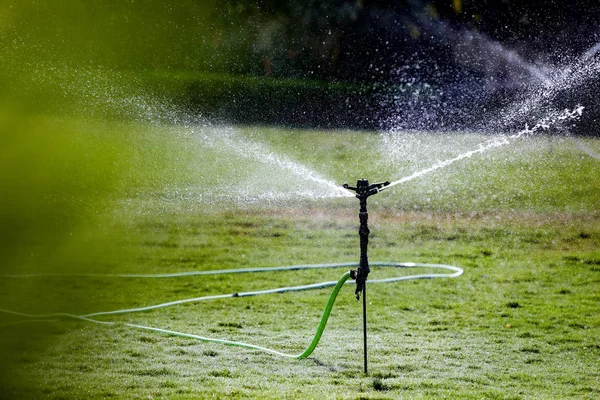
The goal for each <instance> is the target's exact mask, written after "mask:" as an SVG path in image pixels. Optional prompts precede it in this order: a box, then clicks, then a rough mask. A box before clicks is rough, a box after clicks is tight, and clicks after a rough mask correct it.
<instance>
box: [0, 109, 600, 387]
mask: <svg viewBox="0 0 600 400" xmlns="http://www.w3.org/2000/svg"><path fill="white" fill-rule="evenodd" d="M4 117H6V118H5V119H4V120H5V121H9V122H6V123H5V124H4V125H3V126H2V128H3V129H5V130H8V129H9V128H11V125H10V121H11V116H8V115H4ZM19 120H20V121H22V120H23V119H19ZM27 121H28V123H27V124H26V125H25V126H19V127H18V130H17V131H18V132H19V133H20V134H19V135H13V136H12V137H7V138H6V139H4V141H5V146H3V149H2V150H0V154H1V155H2V157H0V160H2V161H1V162H2V165H1V167H2V168H1V169H0V178H2V179H0V182H1V183H2V190H3V192H4V193H5V195H4V196H3V198H2V199H1V200H0V201H1V203H0V204H1V205H2V207H1V214H0V217H1V220H0V221H1V222H2V226H3V228H2V229H1V233H2V236H1V237H2V242H3V244H2V246H1V250H2V256H1V258H0V261H1V262H2V269H3V271H4V272H3V273H4V274H5V275H4V276H3V277H2V278H0V308H2V309H5V310H12V311H18V312H22V313H30V314H46V313H56V312H63V313H71V314H78V315H81V314H87V313H93V312H98V311H110V310H118V309H125V308H133V307H142V306H147V305H152V304H159V303H164V302H169V301H174V300H181V299H186V298H193V297H200V296H205V295H212V294H222V293H236V292H244V291H250V290H261V289H269V288H275V287H282V286H290V285H300V284H309V283H313V282H322V281H331V280H336V279H337V278H338V277H339V276H341V275H342V274H343V273H344V272H345V270H344V269H326V270H316V271H289V272H276V273H261V274H236V275H218V276H195V277H179V278H165V279H141V278H116V277H109V276H101V275H95V276H74V275H76V274H83V273H92V274H124V273H135V274H140V273H169V272H185V271H199V270H217V269H234V268H248V267H271V266H281V265H297V264H317V263H338V262H356V261H358V255H359V246H358V244H359V242H358V234H357V228H358V216H357V212H358V201H357V200H356V199H353V198H351V197H335V196H333V194H334V193H337V192H335V190H336V189H333V187H334V186H335V185H337V186H339V185H341V183H343V182H345V181H348V182H349V183H354V181H356V179H358V178H363V177H364V178H369V179H370V180H371V181H383V180H390V181H393V180H396V179H400V178H402V177H403V176H407V175H410V174H412V173H413V172H415V171H418V170H420V169H423V168H428V167H429V166H431V165H433V164H435V163H437V162H439V161H443V160H445V159H448V158H453V157H455V156H457V155H459V154H461V153H462V152H465V151H469V150H472V149H474V148H475V149H476V148H477V146H478V145H479V143H483V142H486V141H488V140H491V139H493V137H490V136H485V135H481V134H475V133H455V134H431V133H428V134H417V133H401V134H400V133H399V134H394V135H393V134H387V135H383V134H379V133H373V132H354V131H311V130H293V129H283V128H272V127H268V128H267V127H228V126H211V125H183V124H181V125H177V124H169V123H160V124H152V125H150V124H142V123H129V122H125V121H122V122H105V121H100V120H93V119H92V120H90V119H74V118H66V117H49V116H36V117H31V118H29V119H27ZM579 140H580V142H581V143H583V144H585V146H587V147H588V148H589V149H591V150H593V151H594V152H596V153H598V152H600V140H598V139H583V138H581V139H579ZM17 171H18V172H17ZM317 175H318V176H317ZM598 177H600V162H599V161H598V160H597V159H595V158H593V157H591V156H590V155H589V154H586V153H584V152H582V151H581V150H580V148H578V147H577V146H575V145H574V144H573V142H571V141H570V140H566V139H565V138H562V137H557V136H537V137H527V138H523V139H520V140H518V141H515V142H514V143H511V144H510V145H507V146H503V147H500V148H496V149H492V150H490V151H489V152H486V153H484V154H481V155H478V156H474V157H471V158H468V159H465V160H462V161H460V162H458V163H455V164H452V165H450V166H448V167H446V168H443V169H440V170H438V171H436V172H433V173H432V174H429V175H426V176H423V177H421V178H419V179H416V180H414V181H411V182H407V183H405V184H401V185H397V186H395V187H393V188H391V189H389V191H384V192H382V193H381V194H378V195H376V196H374V197H372V198H371V199H369V212H370V220H369V222H370V228H371V237H370V243H369V245H370V247H369V256H370V260H372V261H410V262H422V263H443V264H451V265H455V266H459V267H461V268H463V269H464V275H462V276H461V277H458V278H453V279H434V280H414V281H408V282H404V283H393V284H377V285H375V284H373V285H369V293H368V301H369V321H368V323H369V328H368V333H369V346H370V347H369V351H370V352H369V355H370V358H369V372H370V373H369V375H368V376H365V375H364V373H363V372H362V323H361V304H360V303H359V302H357V301H356V299H355V298H354V293H353V292H354V287H353V286H348V287H344V288H343V289H342V292H341V293H340V295H339V297H338V300H337V302H336V305H335V307H334V309H333V312H332V316H331V318H330V322H329V324H328V327H327V329H326V330H325V333H324V335H323V337H322V340H321V342H320V343H319V345H318V347H317V348H316V350H315V352H314V353H313V354H312V355H311V356H310V357H309V358H308V359H305V360H294V359H287V358H282V357H279V356H276V355H272V354H268V353H264V352H259V351H255V350H248V349H243V348H239V347H231V346H225V345H221V344H215V343H204V342H201V341H197V340H193V339H185V338H181V337H172V336H168V335H165V334H160V333H154V332H150V331H143V330H139V329H135V328H131V327H128V326H125V325H123V324H121V323H133V324H140V325H148V326H152V327H157V328H163V329H168V330H174V331H178V332H184V333H189V334H195V335H200V336H209V337H214V338H219V339H228V340H235V341H242V342H247V343H251V344H255V345H258V346H264V347H268V348H273V349H276V350H279V351H284V352H288V353H300V352H302V351H303V350H304V348H306V346H307V345H308V343H309V342H310V340H311V339H312V335H313V334H314V331H315V329H316V326H317V324H318V321H319V318H320V316H321V313H322V311H323V307H324V306H325V303H326V301H327V298H328V296H329V293H330V289H323V290H317V291H304V292H295V293H286V294H271V295H265V296H258V297H249V298H225V299H218V300H210V301H202V302H191V303H186V304H182V305H178V306H173V307H169V308H163V309H159V310H155V311H150V312H144V313H133V314H123V315H118V316H104V317H98V318H97V319H98V320H100V321H113V322H118V324H116V325H110V326H107V325H100V324H94V323H90V322H84V321H75V320H65V319H59V320H56V321H45V322H39V321H38V322H35V321H33V322H32V321H29V322H27V323H23V324H12V322H15V321H19V320H22V318H21V317H17V316H14V315H10V314H6V313H0V324H1V326H0V352H1V354H2V367H1V370H0V373H1V375H0V397H2V398H57V399H58V398H107V397H116V398H273V399H280V398H348V399H360V398H367V399H371V398H372V399H384V398H444V397H445V398H473V399H475V398H477V399H479V398H492V399H505V398H510V399H520V398H523V399H527V398H531V399H534V398H535V399H539V398H556V399H562V398H598V397H600V363H599V362H598V360H599V357H600V314H599V313H598V304H600V303H599V302H600V250H599V249H600V209H599V207H598V205H599V204H600V180H599V179H598ZM321 178H322V180H319V179H321ZM421 272H431V271H430V270H426V269H416V270H400V271H398V270H393V269H392V270H390V269H383V268H376V267H373V268H372V272H371V275H370V278H372V279H378V278H385V277H390V276H397V275H399V274H412V273H421ZM434 272H435V271H434ZM52 273H58V274H62V275H58V276H35V277H29V278H25V277H7V276H6V275H8V274H12V275H15V274H16V275H23V274H52Z"/></svg>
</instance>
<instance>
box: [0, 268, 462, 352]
mask: <svg viewBox="0 0 600 400" xmlns="http://www.w3.org/2000/svg"><path fill="white" fill-rule="evenodd" d="M370 265H372V266H379V267H393V268H415V267H419V268H437V269H445V270H450V271H453V273H451V274H421V275H409V276H400V277H394V278H386V279H374V280H369V281H368V282H369V284H372V283H391V282H398V281H404V280H414V279H433V278H454V277H458V276H460V275H462V273H463V270H462V269H461V268H459V267H455V266H452V265H445V264H423V263H397V262H373V263H370ZM357 266H358V263H338V264H314V265H293V266H283V267H271V268H241V269H228V270H216V271H190V272H180V273H171V274H107V275H101V274H83V275H63V274H28V275H3V276H1V277H2V278H32V277H48V276H71V277H114V278H175V277H182V276H187V277H189V276H197V275H220V274H236V273H260V272H277V271H295V270H304V269H320V268H342V267H357ZM349 278H350V272H349V271H348V272H346V273H344V274H343V275H342V276H341V277H340V279H338V280H337V281H329V282H321V283H314V284H309V285H299V286H290V287H282V288H275V289H266V290H259V291H253V292H240V293H230V294H221V295H212V296H203V297H195V298H190V299H183V300H177V301H172V302H168V303H162V304H156V305H151V306H146V307H139V308H130V309H122V310H114V311H104V312H96V313H91V314H84V315H75V314H68V313H53V314H44V315H34V314H25V313H20V312H16V311H10V310H4V309H0V312H2V313H5V314H11V315H16V316H20V317H24V318H27V320H22V321H17V322H12V323H6V324H3V325H0V326H5V327H6V326H8V325H14V324H20V323H26V322H39V321H57V320H69V319H70V320H79V321H87V322H93V323H97V324H102V325H123V326H127V327H131V328H136V329H142V330H147V331H152V332H158V333H163V334H167V335H170V336H177V337H183V338H188V339H195V340H199V341H203V342H211V343H220V344H225V345H230V346H237V347H243V348H246V349H251V350H258V351H263V352H267V353H271V354H275V355H278V356H282V357H290V358H295V359H303V358H306V357H308V356H310V355H311V354H312V352H313V351H314V349H315V348H316V347H317V344H318V343H319V340H320V339H321V336H322V334H323V332H324V331H325V327H326V325H327V320H328V319H329V315H330V314H331V310H332V309H333V305H334V304H335V300H336V298H337V295H338V293H339V292H340V290H341V288H342V286H344V284H346V283H354V281H348V279H349ZM331 286H333V287H334V288H333V290H332V292H331V295H330V296H329V300H328V301H327V305H326V306H325V309H324V310H323V315H322V316H321V320H320V322H319V325H318V327H317V330H316V332H315V335H314V336H313V339H312V341H311V343H310V345H309V346H308V347H307V348H306V350H304V351H303V352H302V353H301V354H298V355H293V354H287V353H282V352H279V351H277V350H273V349H269V348H266V347H261V346H256V345H252V344H248V343H243V342H235V341H230V340H223V339H216V338H209V337H203V336H198V335H193V334H189V333H182V332H176V331H171V330H166V329H161V328H155V327H151V326H144V325H137V324H131V323H122V324H120V323H116V322H110V321H99V320H97V319H95V318H92V317H99V316H103V315H118V314H127V313H135V312H144V311H151V310H155V309H158V308H165V307H170V306H174V305H179V304H184V303H192V302H199V301H205V300H215V299H222V298H230V297H249V296H259V295H265V294H273V293H287V292H293V291H302V290H315V289H323V288H327V287H331Z"/></svg>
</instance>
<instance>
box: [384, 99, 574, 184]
mask: <svg viewBox="0 0 600 400" xmlns="http://www.w3.org/2000/svg"><path fill="white" fill-rule="evenodd" d="M583 109H584V107H583V106H577V107H576V108H574V109H573V110H564V111H563V112H560V113H551V114H549V115H547V116H546V117H544V118H542V119H541V120H539V121H538V122H537V123H536V124H535V125H534V126H533V127H531V128H529V126H525V129H522V130H521V131H519V132H517V133H514V134H511V135H499V136H497V137H495V138H493V139H492V140H489V141H487V142H485V143H480V144H479V146H478V147H477V148H476V149H473V150H469V151H467V152H464V153H462V154H459V155H458V156H456V157H454V158H450V159H447V160H444V161H440V162H438V163H436V164H434V165H432V166H431V167H429V168H425V169H422V170H420V171H417V172H415V173H413V174H411V175H408V176H405V177H403V178H400V179H398V180H395V181H393V182H391V183H390V184H389V185H388V186H387V188H391V187H393V186H396V185H399V184H401V183H405V182H409V181H412V180H414V179H416V178H419V177H421V176H423V175H426V174H429V173H431V172H434V171H437V170H439V169H442V168H445V167H447V166H449V165H451V164H454V163H455V162H457V161H460V160H464V159H466V158H469V157H472V156H474V155H476V154H481V153H484V152H486V151H488V150H490V149H493V148H496V147H501V146H505V145H508V144H510V143H512V142H513V141H514V140H516V139H519V138H521V137H523V136H527V135H534V134H535V133H536V132H538V131H541V130H547V129H549V128H550V127H551V126H553V125H555V124H558V123H563V122H565V121H567V120H574V119H577V118H579V117H581V115H582V113H583ZM387 188H386V189H387Z"/></svg>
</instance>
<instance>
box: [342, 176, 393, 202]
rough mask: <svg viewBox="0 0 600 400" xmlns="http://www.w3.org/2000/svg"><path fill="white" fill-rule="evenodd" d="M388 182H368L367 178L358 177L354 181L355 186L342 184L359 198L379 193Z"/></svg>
mask: <svg viewBox="0 0 600 400" xmlns="http://www.w3.org/2000/svg"><path fill="white" fill-rule="evenodd" d="M389 184H390V183H389V182H388V181H385V182H379V183H372V184H369V181H368V180H367V179H359V180H358V181H356V187H352V186H349V185H348V184H347V183H344V184H343V185H342V186H343V188H344V189H348V190H352V191H354V192H356V197H358V198H359V199H366V198H367V197H369V196H372V195H374V194H377V193H379V192H380V191H382V190H383V188H385V187H386V186H388V185H389Z"/></svg>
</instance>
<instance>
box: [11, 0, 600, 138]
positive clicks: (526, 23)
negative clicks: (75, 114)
mask: <svg viewBox="0 0 600 400" xmlns="http://www.w3.org/2000/svg"><path fill="white" fill-rule="evenodd" d="M0 17H1V21H2V24H1V26H2V27H1V28H0V50H1V51H2V52H1V54H2V56H0V57H2V61H3V63H2V66H1V67H0V72H3V75H4V77H5V79H3V80H2V79H0V88H2V85H4V86H5V88H6V87H9V86H10V83H11V82H13V81H14V79H15V76H16V75H18V76H23V75H26V74H27V73H29V75H34V76H39V75H40V74H42V75H43V74H44V73H45V72H46V71H49V70H52V69H53V68H54V69H56V68H57V67H58V68H60V67H63V66H71V67H73V68H75V69H81V68H103V69H109V70H113V71H128V72H133V73H137V74H145V73H148V72H152V73H158V74H162V75H161V76H163V77H164V76H166V75H171V76H174V75H175V74H181V73H187V74H196V77H197V78H195V79H192V78H190V79H189V82H187V83H186V84H185V85H184V87H183V89H182V90H181V91H180V93H179V94H178V95H177V96H174V98H176V100H177V101H179V102H180V104H181V106H182V107H185V108H186V109H188V110H189V111H193V112H197V113H202V114H203V115H206V116H208V117H210V118H217V119H223V120H227V121H231V122H242V123H274V124H290V125H303V126H316V127H339V126H349V127H358V128H369V129H373V128H375V129H379V128H384V129H390V128H398V129H436V130H438V129H464V128H465V127H469V128H477V129H492V130H493V129H494V128H493V127H492V128H490V127H489V126H482V125H481V124H480V121H481V119H482V115H486V118H492V117H491V116H492V115H493V114H494V113H497V109H498V108H502V107H504V106H505V105H506V104H508V103H510V102H513V101H515V98H518V96H524V95H526V93H527V91H531V90H535V89H536V87H544V86H548V83H549V82H550V81H551V79H552V73H553V71H556V70H557V69H560V68H564V66H566V65H569V64H571V63H574V62H576V60H577V59H578V58H579V57H582V55H584V54H586V52H587V53H589V52H592V53H593V50H594V46H596V44H597V43H599V42H600V24H599V22H600V2H598V1H597V0H596V1H592V0H589V1H577V2H567V1H558V0H555V1H517V0H431V1H421V0H397V1H392V0H325V1H316V0H305V1H300V0H287V1H280V0H263V1H258V0H253V1H249V0H221V1H218V0H180V1H176V2H168V1H157V0H147V1H127V2H126V1H121V0H103V1H101V2H100V1H84V0H63V1H60V2H51V1H28V0H25V1H8V2H6V3H5V4H4V5H0ZM589 54H591V53H589ZM198 77H200V78H198ZM240 77H246V78H248V77H250V78H257V79H259V80H260V82H259V83H256V81H252V82H251V84H248V80H247V79H246V80H244V79H240ZM597 81H598V79H595V80H593V79H592V80H591V82H590V83H589V84H588V85H586V86H587V87H588V88H589V87H595V85H598V83H597ZM282 82H287V83H285V84H282ZM179 83H181V82H179ZM169 85H170V84H169V83H168V82H167V83H166V82H165V81H164V80H163V81H161V83H160V84H158V83H155V84H153V85H152V86H153V87H154V89H155V90H157V91H158V92H160V91H163V92H169V90H167V88H166V87H167V86H169ZM171 86H172V87H175V86H176V85H174V84H171ZM578 90H580V88H575V89H573V90H571V89H569V90H567V91H566V93H564V95H561V96H559V97H561V98H563V99H564V98H568V99H569V100H572V101H573V102H577V98H578V97H581V98H582V100H581V102H584V101H585V102H587V103H589V104H591V106H590V107H589V109H590V110H593V109H594V108H595V107H596V106H594V104H593V103H594V101H595V96H593V95H592V93H594V91H590V90H588V91H587V92H586V90H583V93H579V94H578V93H576V92H577V91H578ZM171 92H172V91H171ZM524 93H525V94H524ZM580 95H581V96H580ZM172 97H173V96H172ZM569 105H570V104H569V102H565V104H560V106H561V107H562V106H569ZM482 113H483V114H482ZM587 114H589V115H593V112H592V113H587ZM488 116H489V117H488ZM478 121H479V122H478ZM522 122H523V121H515V123H516V124H520V123H522ZM587 124H588V126H592V125H593V124H591V122H590V121H588V122H587ZM590 124H591V125H590ZM498 128H499V129H502V128H503V127H501V126H500V127H498Z"/></svg>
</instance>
